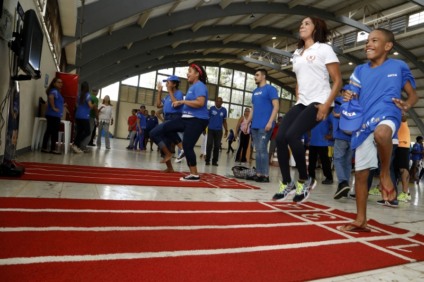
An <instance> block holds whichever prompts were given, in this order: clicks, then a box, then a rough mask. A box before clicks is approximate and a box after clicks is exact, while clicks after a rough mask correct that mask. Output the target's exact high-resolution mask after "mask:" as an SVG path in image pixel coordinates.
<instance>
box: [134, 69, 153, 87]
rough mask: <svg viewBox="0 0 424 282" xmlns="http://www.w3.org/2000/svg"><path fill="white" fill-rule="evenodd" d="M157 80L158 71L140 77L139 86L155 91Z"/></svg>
mask: <svg viewBox="0 0 424 282" xmlns="http://www.w3.org/2000/svg"><path fill="white" fill-rule="evenodd" d="M155 79H156V71H152V72H148V73H144V74H142V75H140V84H139V85H138V86H139V87H144V88H151V89H154V88H155Z"/></svg>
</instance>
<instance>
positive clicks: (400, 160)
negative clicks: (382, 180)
mask: <svg viewBox="0 0 424 282" xmlns="http://www.w3.org/2000/svg"><path fill="white" fill-rule="evenodd" d="M395 162H396V165H397V167H398V168H404V169H408V170H409V148H402V147H398V148H397V149H396V156H395Z"/></svg>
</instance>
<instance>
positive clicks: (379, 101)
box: [42, 17, 424, 232]
mask: <svg viewBox="0 0 424 282" xmlns="http://www.w3.org/2000/svg"><path fill="white" fill-rule="evenodd" d="M329 35H330V32H329V30H328V29H327V26H326V23H325V22H324V21H323V20H321V19H318V18H314V17H306V18H305V19H303V20H302V22H301V24H300V28H299V41H298V45H297V49H296V50H295V51H294V54H293V71H294V73H295V74H296V80H297V84H296V93H295V95H296V103H295V105H294V106H293V107H292V108H291V109H290V110H289V111H288V112H287V113H285V114H284V116H282V117H278V112H279V95H278V92H277V89H276V88H275V87H273V86H271V85H270V84H267V75H268V74H267V71H266V70H265V69H258V70H256V72H255V74H254V79H255V83H256V85H257V88H256V89H254V90H253V93H252V101H251V107H250V108H245V109H244V113H243V116H241V117H240V118H239V120H238V121H237V125H236V127H235V129H234V130H233V129H230V131H229V130H228V127H229V126H228V124H227V118H228V112H227V109H226V108H225V107H223V103H224V101H223V99H222V98H221V97H219V96H217V97H216V99H215V105H214V106H212V107H210V108H209V109H208V108H207V103H208V99H209V95H208V88H207V86H206V84H207V74H206V71H205V69H204V68H203V67H202V66H200V65H198V64H194V63H193V64H190V65H189V66H188V72H187V80H188V83H189V84H190V87H189V89H188V90H187V93H186V94H185V95H184V93H182V92H181V91H180V90H179V84H180V79H179V77H177V76H175V75H171V76H169V77H168V78H167V79H165V80H164V81H163V82H165V83H166V90H167V95H166V96H165V97H163V93H162V83H159V84H158V85H157V96H156V97H157V100H156V106H157V108H158V111H157V112H155V111H151V112H150V114H149V112H148V111H147V110H146V107H145V105H141V106H140V108H139V109H138V110H137V109H134V110H132V114H131V116H130V117H129V118H128V132H129V134H128V138H129V140H130V141H129V145H128V147H127V149H129V150H146V149H147V147H148V141H149V140H150V150H153V147H152V145H153V143H155V144H156V145H157V146H158V149H159V150H160V151H161V154H162V161H161V162H162V163H164V164H165V165H166V169H165V172H174V169H173V165H172V162H171V159H172V156H173V155H174V152H175V150H176V148H177V149H178V152H179V154H178V158H177V161H181V160H182V159H183V158H185V159H186V162H187V165H188V169H189V172H190V174H188V175H187V176H184V177H182V178H181V179H180V180H181V181H199V180H200V177H201V176H200V174H199V172H198V170H197V158H196V154H195V152H194V147H195V145H196V143H197V141H198V139H199V137H201V136H203V140H204V141H202V152H201V156H200V159H202V157H204V161H205V165H210V164H212V165H213V166H218V160H219V153H220V149H221V144H222V143H221V142H222V139H223V138H224V140H225V141H227V142H228V151H227V154H229V153H230V152H231V153H234V149H233V148H232V143H233V142H234V141H236V140H237V141H238V144H239V146H238V148H237V151H236V153H235V161H236V162H240V163H248V162H249V160H250V159H251V157H252V152H253V150H252V148H254V150H255V152H256V154H255V160H256V166H255V167H256V175H254V176H252V177H251V178H250V179H251V180H254V181H256V182H265V183H266V182H270V179H269V165H270V163H272V157H273V155H274V151H275V149H276V152H277V157H278V166H279V169H280V172H281V176H282V180H281V182H280V184H279V189H278V191H277V193H276V194H275V195H274V196H273V200H276V201H282V200H285V199H287V198H288V197H289V196H290V195H293V201H294V202H297V203H301V202H303V201H305V200H307V199H308V197H309V196H310V194H311V192H312V190H313V189H314V188H315V187H316V186H317V180H316V173H315V170H316V164H317V160H318V157H319V160H320V164H321V166H322V170H323V175H324V177H325V179H324V180H323V181H322V182H321V184H323V185H330V184H333V182H334V179H333V172H332V160H333V161H334V168H335V172H336V176H337V181H338V185H337V190H336V191H335V194H334V199H340V198H342V197H350V198H353V199H356V207H357V214H356V218H355V220H354V221H353V222H351V223H349V224H345V225H342V226H339V230H340V231H344V232H349V231H356V232H369V231H370V230H369V228H368V227H367V220H366V212H367V198H368V194H369V190H370V188H371V185H372V178H373V176H374V175H376V171H378V176H379V188H380V189H379V193H380V194H381V197H382V199H381V200H380V201H378V203H379V204H381V205H385V206H389V207H397V206H398V200H408V197H409V198H410V196H409V190H408V182H409V181H410V180H412V181H415V182H417V181H419V179H420V178H421V177H422V175H423V173H424V169H423V170H419V168H420V162H421V161H422V159H423V155H424V150H423V138H422V137H421V136H418V137H417V138H416V143H415V144H414V145H413V146H412V147H411V141H410V132H409V128H408V125H407V122H406V120H407V119H406V115H407V112H408V110H409V109H410V108H411V107H412V106H413V105H414V104H415V103H416V102H417V100H418V97H417V94H416V91H415V88H416V87H415V80H414V78H413V76H412V73H411V71H410V69H409V67H408V65H407V64H406V63H405V62H403V61H401V60H396V59H391V58H389V57H388V55H389V53H390V52H391V50H392V48H393V46H394V44H395V40H394V35H393V33H392V32H391V31H389V30H386V29H383V28H377V29H375V30H373V31H372V32H370V34H369V37H368V40H367V41H366V44H365V53H366V56H367V59H368V62H366V63H364V64H362V65H358V66H357V67H356V68H355V69H354V71H353V73H352V75H351V76H350V80H349V83H348V85H345V86H344V87H343V88H342V75H341V71H340V63H339V59H338V58H337V55H336V54H335V52H334V51H333V48H332V47H331V46H330V45H329V44H327V42H328V37H329ZM61 87H62V81H61V80H60V79H56V78H55V79H53V80H52V82H51V84H50V86H49V87H48V88H47V91H46V93H47V95H48V109H47V113H46V119H47V131H46V134H45V135H44V139H43V147H42V151H43V152H53V153H58V152H57V150H56V149H55V148H54V144H56V141H57V131H58V127H59V124H60V117H61V116H62V112H63V110H64V108H66V104H65V103H64V101H63V97H62V96H61V95H60V89H61ZM402 91H404V92H405V93H406V98H404V99H402V98H401V92H402ZM96 96H97V90H95V89H94V90H93V91H91V92H90V88H89V85H88V83H87V82H83V83H82V84H81V88H80V92H79V95H78V98H77V109H76V112H75V125H76V136H75V139H74V142H73V145H72V149H73V151H74V152H75V153H82V152H83V151H84V150H85V146H87V145H94V143H93V140H94V136H95V133H94V131H95V129H96V127H97V142H96V144H95V145H96V146H98V147H100V146H101V137H102V136H101V132H103V131H104V132H106V133H108V131H109V126H110V125H113V106H112V105H111V103H110V98H109V96H105V97H104V98H103V101H102V103H101V104H100V105H98V98H97V97H96ZM354 102H355V103H356V104H358V105H359V106H358V107H359V108H357V109H356V111H357V112H355V113H354V115H355V116H358V117H359V116H360V117H361V119H356V121H352V119H351V120H349V119H345V118H344V116H346V115H349V114H351V113H350V112H349V111H351V108H349V105H350V104H353V103H354ZM158 116H159V118H160V119H161V120H162V119H163V122H161V123H159V120H158ZM277 117H278V123H276V121H277ZM355 126H356V127H355ZM354 127H355V128H354ZM344 128H352V130H350V131H349V132H348V131H347V130H345V129H344ZM228 133H230V134H229V135H228ZM90 137H91V141H90ZM306 140H307V141H306ZM49 141H50V144H52V145H51V147H50V148H49V147H48V142H49ZM270 141H271V142H270ZM105 143H106V149H110V140H109V135H108V134H105ZM269 143H271V145H270V146H269ZM268 146H269V147H270V151H268ZM307 152H308V153H309V163H307V158H306V153H307ZM290 158H292V159H293V160H294V162H295V167H296V170H297V179H294V178H293V177H292V174H291V165H290ZM352 160H354V162H352ZM410 161H412V166H410ZM352 168H354V171H355V173H354V175H355V182H354V187H351V184H350V183H351V170H352ZM370 179H371V181H370ZM398 182H400V183H401V184H402V191H401V192H398V191H397V183H398Z"/></svg>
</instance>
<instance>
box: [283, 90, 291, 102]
mask: <svg viewBox="0 0 424 282" xmlns="http://www.w3.org/2000/svg"><path fill="white" fill-rule="evenodd" d="M291 97H292V95H291V93H290V92H289V91H287V90H286V89H284V88H283V92H282V94H281V98H283V99H287V100H291Z"/></svg>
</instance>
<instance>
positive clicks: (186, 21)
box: [79, 1, 370, 65]
mask: <svg viewBox="0 0 424 282" xmlns="http://www.w3.org/2000/svg"><path fill="white" fill-rule="evenodd" d="M143 2H144V1H143ZM252 11H254V12H255V13H260V14H277V13H278V14H289V15H304V16H310V15H314V16H318V17H321V18H323V19H326V20H331V21H335V22H339V23H341V24H346V25H349V26H352V27H355V28H357V29H359V30H364V31H367V32H369V31H370V28H369V27H368V26H366V25H364V24H362V23H360V22H357V21H355V20H353V19H350V18H348V17H344V16H335V15H334V14H332V13H329V12H326V11H324V10H321V9H317V8H313V7H307V6H302V5H298V6H296V7H294V8H292V9H290V8H289V6H288V5H287V4H284V3H263V2H255V3H249V4H245V3H232V4H231V5H229V6H228V7H227V8H225V9H224V10H222V8H221V6H220V5H219V4H218V5H208V6H203V7H200V8H199V9H197V10H183V11H179V12H176V13H174V14H173V15H172V20H170V17H169V16H168V15H162V16H159V17H155V18H152V19H151V20H149V22H148V23H147V24H146V26H145V27H144V28H143V29H140V27H139V26H137V25H132V26H128V27H125V28H122V29H120V30H117V31H115V32H114V33H113V34H112V35H110V36H101V37H98V38H96V39H93V40H90V41H88V42H85V43H84V44H83V50H84V56H85V60H87V59H86V58H90V59H91V58H96V57H98V56H102V55H104V54H107V53H109V52H111V51H113V50H115V49H119V48H120V47H121V46H122V45H125V43H128V42H133V41H140V40H143V39H146V38H147V37H149V36H151V35H154V34H160V33H164V32H167V31H169V30H173V29H176V28H178V26H185V25H193V24H195V23H196V22H198V21H205V20H210V19H215V18H222V17H229V16H237V15H245V14H251V13H252ZM79 65H80V64H79Z"/></svg>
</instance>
